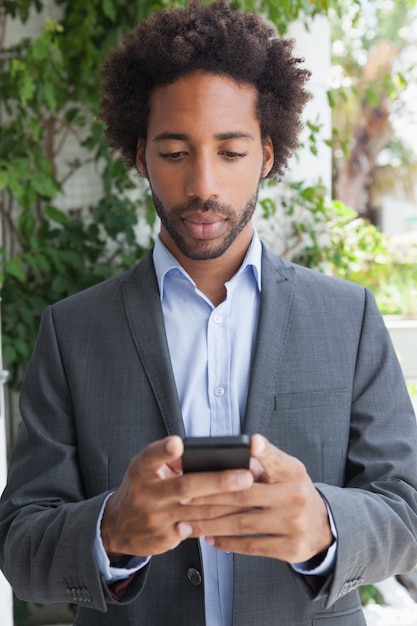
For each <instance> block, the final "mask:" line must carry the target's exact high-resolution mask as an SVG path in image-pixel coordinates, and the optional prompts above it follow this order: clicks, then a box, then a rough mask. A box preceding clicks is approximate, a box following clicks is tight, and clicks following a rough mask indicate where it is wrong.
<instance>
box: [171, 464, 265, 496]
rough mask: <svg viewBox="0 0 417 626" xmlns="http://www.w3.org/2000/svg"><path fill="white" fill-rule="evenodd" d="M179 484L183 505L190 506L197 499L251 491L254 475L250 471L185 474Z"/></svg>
mask: <svg viewBox="0 0 417 626" xmlns="http://www.w3.org/2000/svg"><path fill="white" fill-rule="evenodd" d="M178 484H179V485H180V486H181V491H182V497H181V499H180V502H181V504H190V503H191V502H193V501H194V499H195V498H202V497H208V496H211V495H216V494H222V493H226V494H227V493H232V492H235V491H242V490H246V489H249V488H250V487H251V486H252V484H253V475H252V473H251V472H250V471H249V470H223V471H220V472H195V473H190V474H184V475H183V476H182V477H181V481H180V482H179V483H178Z"/></svg>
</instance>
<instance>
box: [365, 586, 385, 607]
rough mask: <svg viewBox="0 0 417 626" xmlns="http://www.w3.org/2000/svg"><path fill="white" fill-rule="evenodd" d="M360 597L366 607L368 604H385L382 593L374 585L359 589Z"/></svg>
mask: <svg viewBox="0 0 417 626" xmlns="http://www.w3.org/2000/svg"><path fill="white" fill-rule="evenodd" d="M359 595H360V597H361V601H362V604H363V605H364V606H366V605H367V604H385V602H384V598H383V597H382V595H381V593H380V592H379V591H378V589H377V588H376V587H374V586H373V585H363V587H359Z"/></svg>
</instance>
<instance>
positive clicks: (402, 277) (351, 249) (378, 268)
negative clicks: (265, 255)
mask: <svg viewBox="0 0 417 626" xmlns="http://www.w3.org/2000/svg"><path fill="white" fill-rule="evenodd" d="M277 194H279V195H277ZM265 196H266V197H265ZM260 205H261V209H262V218H263V219H262V220H261V221H260V223H259V224H258V223H257V228H258V230H259V231H260V233H261V236H262V238H263V239H264V240H265V241H266V242H267V243H268V244H269V245H270V247H272V249H274V250H275V251H276V252H277V254H280V255H281V256H284V257H286V258H288V259H290V260H292V261H294V262H296V263H300V264H301V265H305V266H306V267H311V268H315V269H318V270H319V271H322V272H325V273H328V274H332V275H334V276H339V277H341V278H345V279H347V280H351V281H353V282H357V283H360V284H361V285H363V286H364V287H368V288H369V289H370V290H371V291H372V292H373V293H374V295H375V297H376V300H377V303H378V306H379V309H380V310H381V312H382V313H383V314H384V315H394V314H395V315H402V316H404V317H412V318H415V317H416V316H417V247H414V248H413V247H411V246H404V245H402V246H400V245H399V244H397V243H395V241H394V240H393V239H391V238H390V237H388V236H387V235H385V234H383V233H381V231H380V230H379V229H378V228H377V227H376V226H374V225H373V224H371V223H370V222H369V221H368V220H366V219H364V218H361V217H359V216H358V214H357V213H356V212H355V211H353V210H352V209H350V208H349V207H346V206H345V205H344V204H343V203H341V202H339V201H337V200H332V201H330V200H329V199H328V198H327V195H326V189H325V188H324V187H323V186H321V185H319V184H318V185H316V186H315V187H310V186H306V185H305V184H304V183H303V182H297V183H291V184H290V185H289V189H288V190H287V192H286V193H285V192H283V189H282V188H274V187H269V188H267V189H266V190H264V192H263V194H262V196H261V200H260Z"/></svg>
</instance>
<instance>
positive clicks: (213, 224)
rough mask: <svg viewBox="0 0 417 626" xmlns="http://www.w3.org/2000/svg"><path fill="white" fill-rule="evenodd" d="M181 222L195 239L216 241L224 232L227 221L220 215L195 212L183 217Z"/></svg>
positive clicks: (188, 233)
mask: <svg viewBox="0 0 417 626" xmlns="http://www.w3.org/2000/svg"><path fill="white" fill-rule="evenodd" d="M181 221H182V223H183V226H184V230H185V232H186V234H187V235H188V236H190V237H192V238H193V239H214V238H215V237H218V236H219V235H221V234H222V233H223V232H224V228H225V225H226V221H227V220H226V218H225V217H223V216H222V215H218V214H213V213H211V214H209V213H200V212H193V213H188V214H186V215H183V216H182V217H181Z"/></svg>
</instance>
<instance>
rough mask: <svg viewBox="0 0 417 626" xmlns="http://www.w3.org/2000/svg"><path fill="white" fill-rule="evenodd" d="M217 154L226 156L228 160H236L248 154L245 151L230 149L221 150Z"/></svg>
mask: <svg viewBox="0 0 417 626" xmlns="http://www.w3.org/2000/svg"><path fill="white" fill-rule="evenodd" d="M219 154H221V155H222V156H224V157H226V159H228V160H229V161H236V160H237V159H243V158H244V157H245V156H248V153H247V152H232V151H231V150H222V151H221V152H220V153H219Z"/></svg>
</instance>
